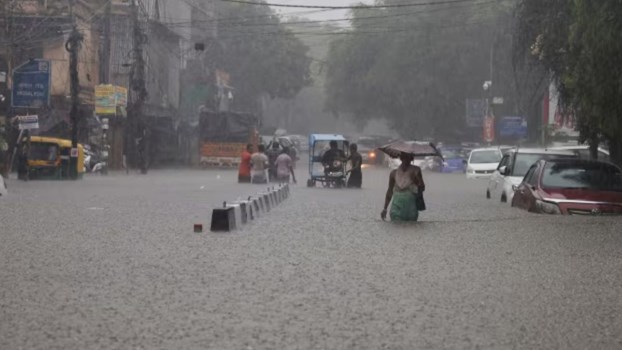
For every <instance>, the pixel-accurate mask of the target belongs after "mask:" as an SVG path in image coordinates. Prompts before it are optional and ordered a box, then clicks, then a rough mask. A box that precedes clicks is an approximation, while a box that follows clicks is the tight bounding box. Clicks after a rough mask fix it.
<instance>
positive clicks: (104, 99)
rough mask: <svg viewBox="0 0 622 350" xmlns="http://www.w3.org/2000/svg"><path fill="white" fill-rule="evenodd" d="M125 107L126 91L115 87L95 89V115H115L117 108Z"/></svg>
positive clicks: (106, 86)
mask: <svg viewBox="0 0 622 350" xmlns="http://www.w3.org/2000/svg"><path fill="white" fill-rule="evenodd" d="M126 106H127V89H126V88H124V87H122V86H115V85H97V86H96V87H95V114H97V115H116V114H117V107H126Z"/></svg>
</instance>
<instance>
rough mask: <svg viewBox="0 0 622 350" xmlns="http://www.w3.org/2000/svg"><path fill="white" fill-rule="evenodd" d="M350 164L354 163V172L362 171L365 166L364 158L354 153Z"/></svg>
mask: <svg viewBox="0 0 622 350" xmlns="http://www.w3.org/2000/svg"><path fill="white" fill-rule="evenodd" d="M350 162H352V171H361V165H362V164H363V157H362V156H361V154H360V153H358V152H354V153H352V154H351V155H350Z"/></svg>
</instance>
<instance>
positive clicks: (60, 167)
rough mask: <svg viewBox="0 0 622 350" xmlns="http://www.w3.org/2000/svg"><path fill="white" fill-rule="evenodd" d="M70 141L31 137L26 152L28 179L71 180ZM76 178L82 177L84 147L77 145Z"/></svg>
mask: <svg viewBox="0 0 622 350" xmlns="http://www.w3.org/2000/svg"><path fill="white" fill-rule="evenodd" d="M71 148H72V147H71V141H70V140H66V139H59V138H54V137H44V136H32V137H30V147H29V152H28V178H29V179H45V180H67V179H70V178H71V173H70V171H69V170H70V169H69V164H70V159H71ZM76 167H77V169H76V171H77V174H78V178H81V177H82V176H83V175H84V171H85V169H84V147H82V145H81V144H78V161H77V164H76Z"/></svg>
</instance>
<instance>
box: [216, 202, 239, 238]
mask: <svg viewBox="0 0 622 350" xmlns="http://www.w3.org/2000/svg"><path fill="white" fill-rule="evenodd" d="M234 210H235V209H234V208H230V207H229V208H226V207H225V208H216V209H214V210H213V211H212V225H211V228H210V231H212V232H229V231H233V230H235V229H236V223H235V211H234Z"/></svg>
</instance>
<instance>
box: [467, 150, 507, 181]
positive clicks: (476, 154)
mask: <svg viewBox="0 0 622 350" xmlns="http://www.w3.org/2000/svg"><path fill="white" fill-rule="evenodd" d="M502 157H503V155H502V154H501V150H499V148H498V147H495V148H476V149H474V150H472V151H471V154H469V159H468V160H467V166H466V177H467V179H487V178H489V177H490V176H491V175H492V173H494V172H495V170H496V169H497V166H498V165H499V161H500V160H501V158H502Z"/></svg>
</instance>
